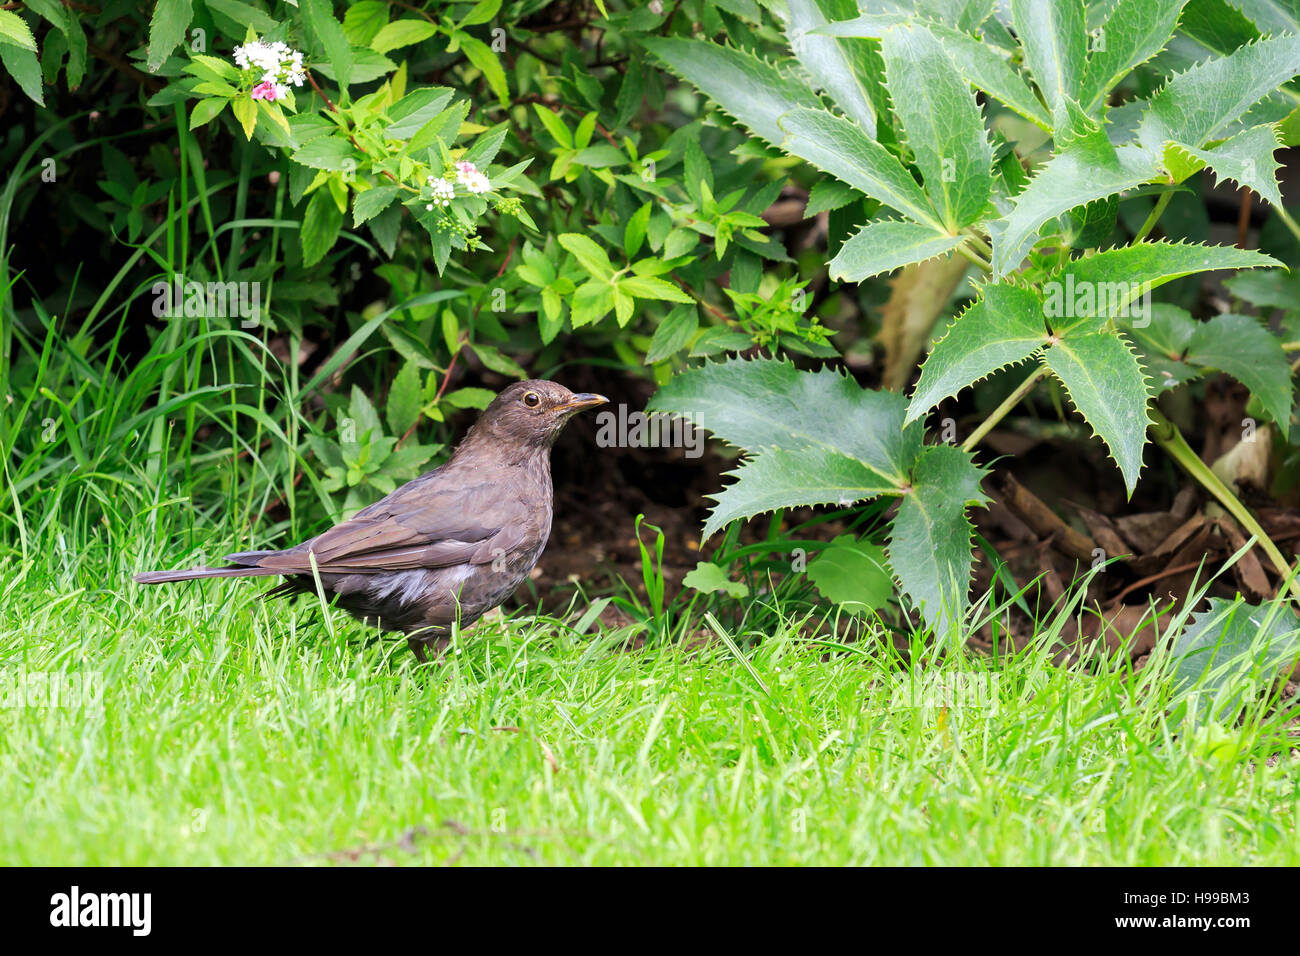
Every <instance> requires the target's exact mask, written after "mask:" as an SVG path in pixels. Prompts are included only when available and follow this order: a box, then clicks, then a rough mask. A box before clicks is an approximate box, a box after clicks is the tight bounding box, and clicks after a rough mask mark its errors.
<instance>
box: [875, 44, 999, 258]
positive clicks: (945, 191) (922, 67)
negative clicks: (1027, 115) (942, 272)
mask: <svg viewBox="0 0 1300 956" xmlns="http://www.w3.org/2000/svg"><path fill="white" fill-rule="evenodd" d="M880 52H881V56H882V57H883V58H884V61H885V76H886V77H887V79H888V85H889V92H890V96H891V97H892V98H893V103H894V114H895V115H896V116H897V117H898V119H899V122H900V123H901V124H902V127H903V132H904V133H905V134H906V136H907V143H908V145H909V146H910V147H911V148H912V154H913V156H914V157H915V158H916V165H917V167H918V168H919V169H920V170H921V178H922V181H923V182H924V185H925V192H926V195H927V196H929V197H930V202H931V204H933V206H934V208H935V209H937V210H938V211H939V214H940V218H941V219H942V220H943V223H944V225H945V226H946V227H947V229H948V231H949V232H954V233H955V232H956V231H957V230H958V229H960V228H961V227H962V226H967V225H970V224H971V223H972V222H974V221H975V220H976V219H978V218H979V217H980V216H981V214H982V213H983V212H984V208H985V206H987V205H988V201H989V194H990V193H991V191H992V188H993V174H992V165H993V150H992V147H991V146H990V145H989V141H988V136H987V135H986V134H985V132H984V117H983V114H982V113H981V112H980V108H979V104H978V103H977V102H976V100H975V94H974V93H973V92H972V91H971V88H970V84H969V83H967V82H966V80H964V79H963V78H962V76H961V74H960V73H958V72H957V68H956V67H955V66H954V65H953V62H952V60H951V59H949V57H948V55H947V54H946V53H945V52H944V49H943V47H942V46H941V45H940V43H939V41H938V40H937V39H936V38H935V36H934V34H932V33H931V32H930V31H929V30H927V29H926V28H925V27H924V26H920V25H912V24H900V25H899V26H897V27H894V28H893V29H891V30H889V31H887V32H886V33H885V36H884V38H883V39H882V40H881V46H880Z"/></svg>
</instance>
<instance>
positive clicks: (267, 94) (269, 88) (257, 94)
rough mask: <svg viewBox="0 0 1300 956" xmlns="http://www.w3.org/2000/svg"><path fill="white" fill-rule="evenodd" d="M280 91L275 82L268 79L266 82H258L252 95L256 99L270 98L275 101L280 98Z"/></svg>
mask: <svg viewBox="0 0 1300 956" xmlns="http://www.w3.org/2000/svg"><path fill="white" fill-rule="evenodd" d="M279 93H280V91H279V89H277V88H276V85H275V83H273V82H271V81H270V80H267V81H266V82H265V83H258V84H257V86H255V87H253V93H252V96H253V99H255V100H269V101H270V102H272V103H274V102H275V101H276V100H277V99H279V98H280V97H279Z"/></svg>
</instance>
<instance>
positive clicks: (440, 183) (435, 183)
mask: <svg viewBox="0 0 1300 956" xmlns="http://www.w3.org/2000/svg"><path fill="white" fill-rule="evenodd" d="M428 181H429V185H430V186H432V187H433V201H434V202H435V203H437V204H438V205H439V206H450V205H451V200H452V197H454V196H455V195H456V187H455V186H453V185H452V184H451V183H449V182H447V180H445V179H436V178H434V177H433V176H430V177H429V180H428ZM429 208H430V209H432V208H433V207H432V206H430V207H429Z"/></svg>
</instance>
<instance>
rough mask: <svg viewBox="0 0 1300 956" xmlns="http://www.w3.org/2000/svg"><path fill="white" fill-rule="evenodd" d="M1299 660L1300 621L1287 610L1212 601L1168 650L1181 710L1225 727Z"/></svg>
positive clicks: (1196, 615)
mask: <svg viewBox="0 0 1300 956" xmlns="http://www.w3.org/2000/svg"><path fill="white" fill-rule="evenodd" d="M1297 654H1300V620H1297V619H1296V616H1295V612H1294V611H1292V610H1291V609H1290V608H1288V607H1286V606H1285V605H1273V606H1265V607H1257V606H1253V605H1249V604H1245V603H1243V602H1242V601H1241V599H1240V598H1238V599H1237V600H1236V601H1227V600H1225V599H1223V598H1211V599H1210V606H1209V608H1208V609H1207V610H1205V611H1201V612H1199V613H1197V614H1193V615H1192V619H1191V621H1190V623H1189V624H1188V625H1187V627H1186V628H1185V629H1184V630H1183V631H1182V632H1180V633H1179V634H1177V635H1176V636H1175V637H1174V639H1173V643H1172V645H1171V647H1170V656H1171V658H1172V659H1173V660H1174V662H1175V663H1174V681H1175V687H1176V690H1177V691H1178V693H1179V697H1178V698H1176V700H1177V702H1178V704H1179V707H1178V710H1179V711H1180V712H1183V713H1187V712H1188V711H1190V716H1191V717H1192V718H1193V720H1195V721H1198V722H1199V721H1204V720H1214V721H1217V722H1219V723H1227V722H1228V721H1230V720H1231V719H1232V718H1233V717H1235V716H1236V714H1237V712H1238V711H1240V710H1241V708H1242V707H1243V706H1246V705H1247V704H1248V703H1249V702H1250V700H1251V699H1252V698H1253V697H1254V696H1256V695H1258V694H1259V693H1260V692H1261V691H1262V690H1264V689H1265V688H1267V687H1268V686H1269V685H1271V684H1272V683H1273V682H1274V681H1275V680H1276V679H1277V677H1278V671H1279V669H1281V668H1282V667H1283V666H1284V665H1290V664H1294V662H1295V659H1296V656H1297Z"/></svg>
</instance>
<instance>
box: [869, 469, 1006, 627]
mask: <svg viewBox="0 0 1300 956" xmlns="http://www.w3.org/2000/svg"><path fill="white" fill-rule="evenodd" d="M985 474H986V472H985V470H984V469H982V468H980V467H978V466H977V465H976V464H975V463H974V462H973V461H972V460H971V456H970V454H969V453H968V452H964V451H962V450H961V449H960V448H957V447H955V446H953V445H929V446H926V448H925V450H924V451H923V452H922V453H921V456H920V458H919V459H918V461H917V463H916V468H915V471H914V473H913V476H912V482H911V487H910V488H909V489H908V490H907V493H906V494H905V495H904V496H903V500H902V503H901V504H899V506H898V514H897V515H895V517H894V522H893V529H892V532H891V534H890V538H889V563H890V565H891V566H892V567H893V569H894V574H896V575H897V576H898V582H899V584H900V585H902V588H903V592H904V593H905V594H906V595H907V596H908V597H909V598H911V600H912V602H913V603H914V604H915V605H916V606H917V607H918V608H919V609H920V611H921V616H922V617H923V618H924V619H925V622H926V623H927V624H929V625H930V626H931V627H932V628H934V631H935V634H936V636H938V637H940V638H948V637H949V636H950V635H954V636H955V635H956V633H957V629H958V628H959V627H960V625H961V621H962V618H963V617H964V616H965V614H966V608H967V604H968V600H969V597H968V596H969V593H970V580H971V568H972V561H971V536H972V534H973V533H974V530H975V529H974V526H973V525H972V524H971V521H970V519H969V518H967V517H966V507H967V505H972V504H973V505H982V504H984V503H985V502H986V501H988V498H987V497H986V496H985V495H984V493H983V492H982V491H980V482H981V481H982V480H983V478H984V475H985Z"/></svg>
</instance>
